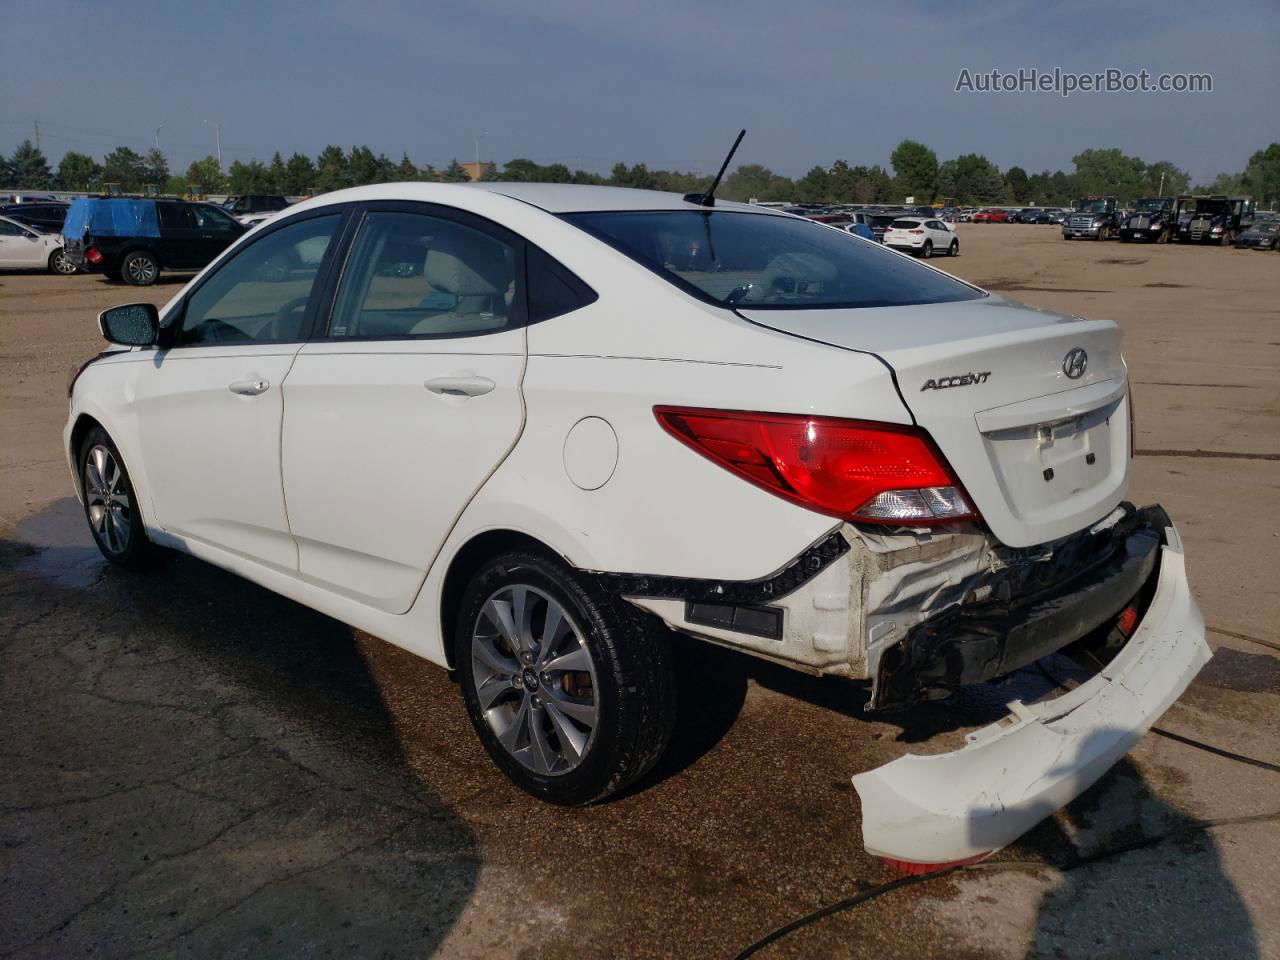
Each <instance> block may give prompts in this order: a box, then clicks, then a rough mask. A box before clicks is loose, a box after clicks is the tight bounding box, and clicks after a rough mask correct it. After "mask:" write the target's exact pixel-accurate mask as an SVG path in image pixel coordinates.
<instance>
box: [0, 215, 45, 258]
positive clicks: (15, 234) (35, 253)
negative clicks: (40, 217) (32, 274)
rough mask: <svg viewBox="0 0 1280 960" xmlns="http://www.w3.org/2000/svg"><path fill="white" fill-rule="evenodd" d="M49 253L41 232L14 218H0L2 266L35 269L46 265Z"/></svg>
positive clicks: (0, 256) (0, 255)
mask: <svg viewBox="0 0 1280 960" xmlns="http://www.w3.org/2000/svg"><path fill="white" fill-rule="evenodd" d="M48 255H49V252H48V251H47V250H46V249H45V245H44V244H43V243H41V242H40V236H39V234H37V233H36V232H35V231H33V230H29V229H27V228H26V227H24V226H23V225H21V224H19V223H14V222H13V221H12V220H3V219H0V267H7V268H9V269H11V270H30V269H35V268H37V267H43V266H44V265H45V260H46V259H47V258H48Z"/></svg>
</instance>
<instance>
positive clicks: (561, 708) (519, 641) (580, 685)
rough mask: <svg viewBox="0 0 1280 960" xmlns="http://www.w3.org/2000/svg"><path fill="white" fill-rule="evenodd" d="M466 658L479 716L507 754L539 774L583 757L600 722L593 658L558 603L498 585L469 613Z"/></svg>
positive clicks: (529, 591) (554, 771)
mask: <svg viewBox="0 0 1280 960" xmlns="http://www.w3.org/2000/svg"><path fill="white" fill-rule="evenodd" d="M471 664H472V674H473V681H474V684H475V691H476V696H477V699H478V700H479V706H480V711H481V714H482V715H483V716H484V718H485V721H486V722H487V723H488V724H489V727H490V729H491V730H492V731H493V734H494V736H495V737H496V738H497V740H498V743H500V744H501V745H502V747H503V749H504V750H506V751H507V753H508V754H510V755H511V756H512V757H513V758H514V759H515V760H517V761H518V762H519V763H520V764H521V765H522V766H524V767H526V768H528V769H529V770H531V771H533V772H534V773H537V774H540V775H542V776H555V775H559V774H563V773H568V772H569V771H570V770H573V769H574V768H575V767H577V766H578V765H579V764H580V763H581V762H582V760H583V758H584V757H585V756H586V755H587V751H588V749H589V748H590V746H591V740H592V737H593V735H594V733H595V729H596V726H597V724H598V721H599V705H598V703H597V701H596V690H597V689H598V687H597V684H596V674H595V664H594V663H593V662H592V659H591V654H590V653H589V652H588V650H587V647H586V644H585V643H584V642H583V634H582V631H581V629H580V628H579V627H578V626H577V624H575V623H574V622H573V620H572V619H571V618H570V616H569V614H568V612H567V611H566V610H565V609H564V607H563V606H561V605H560V603H559V602H558V601H556V600H555V599H553V598H552V597H550V596H548V595H547V594H546V593H543V592H542V591H541V590H538V589H537V588H535V587H531V586H526V585H523V584H513V585H510V586H505V587H503V588H502V589H500V590H498V591H497V592H496V593H494V594H493V595H492V596H491V597H489V599H488V600H486V601H485V603H484V606H483V607H481V609H480V614H479V616H477V617H476V622H475V625H474V627H473V628H472V635H471Z"/></svg>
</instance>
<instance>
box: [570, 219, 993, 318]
mask: <svg viewBox="0 0 1280 960" xmlns="http://www.w3.org/2000/svg"><path fill="white" fill-rule="evenodd" d="M564 219H565V220H567V221H568V222H570V223H572V224H574V225H576V226H578V227H580V228H581V229H583V230H585V231H587V232H588V233H590V234H592V235H594V236H596V237H598V238H599V239H601V240H603V241H604V242H605V243H608V244H609V245H610V246H612V247H614V248H616V249H617V250H620V251H621V252H622V253H624V254H626V255H627V256H628V257H630V258H631V259H633V260H635V261H637V262H638V263H640V264H642V265H643V266H645V267H648V268H649V269H650V270H652V271H654V272H655V273H657V274H658V275H659V276H661V277H663V278H664V279H665V280H667V281H669V282H671V283H672V284H674V285H675V286H677V287H679V288H680V289H682V290H684V291H685V292H687V293H689V294H691V295H693V296H695V297H697V298H698V299H700V300H706V301H709V302H711V303H717V304H721V305H726V306H732V305H740V306H750V307H752V308H753V309H799V308H827V307H892V306H905V305H908V304H920V303H945V302H950V301H954V300H976V299H979V298H981V297H983V296H986V294H984V293H983V292H982V291H981V290H978V289H976V288H974V287H971V286H969V285H968V284H965V283H962V282H960V281H959V280H956V279H953V278H952V277H948V276H947V275H945V274H943V273H940V272H939V271H936V270H932V269H930V268H929V267H925V266H921V265H920V264H917V263H915V262H913V261H911V260H909V259H907V258H904V257H902V256H899V255H898V254H896V253H893V252H891V251H888V250H885V249H883V248H882V247H880V246H878V245H876V244H871V243H868V242H866V241H864V240H860V239H858V238H856V237H853V236H850V235H849V234H848V233H845V232H842V231H837V230H832V229H830V228H829V227H825V226H822V225H821V224H816V223H810V222H807V221H804V220H798V219H793V218H791V217H781V216H770V215H767V214H755V213H733V212H711V211H708V212H706V213H703V212H699V211H693V210H669V211H668V210H664V211H628V212H621V213H615V212H608V213H574V214H566V215H565V216H564ZM912 226H914V224H912Z"/></svg>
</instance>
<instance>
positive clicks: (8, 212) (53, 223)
mask: <svg viewBox="0 0 1280 960" xmlns="http://www.w3.org/2000/svg"><path fill="white" fill-rule="evenodd" d="M70 208H71V204H69V203H63V202H62V201H60V200H47V201H43V202H39V203H35V202H33V203H11V204H7V205H5V206H3V207H0V215H3V216H6V217H8V218H9V219H11V220H17V221H18V222H19V223H25V224H28V225H30V226H33V227H39V228H40V229H41V230H43V231H44V232H45V233H61V232H62V221H64V220H66V219H67V211H68V210H69V209H70Z"/></svg>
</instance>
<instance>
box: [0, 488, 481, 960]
mask: <svg viewBox="0 0 1280 960" xmlns="http://www.w3.org/2000/svg"><path fill="white" fill-rule="evenodd" d="M18 537H19V540H16V541H15V540H4V541H0V638H2V639H0V738H2V739H0V743H2V744H3V747H2V748H0V749H2V751H3V757H4V763H3V768H4V773H3V775H0V837H2V838H3V843H4V847H3V849H4V855H3V856H4V864H5V867H4V871H3V874H4V879H3V880H2V881H0V954H3V955H5V956H11V955H12V956H73V955H81V956H83V955H85V954H92V955H94V956H105V957H114V956H134V955H138V954H142V953H147V954H152V953H154V954H155V955H162V956H176V955H191V954H195V955H201V956H232V955H242V956H272V957H284V956H299V955H306V956H313V955H315V954H317V953H324V952H329V951H332V952H334V953H345V954H347V955H358V954H362V953H366V952H368V953H376V954H377V955H380V956H414V957H418V956H429V955H430V954H431V953H432V952H433V950H435V949H436V947H437V946H438V945H439V944H440V943H441V942H442V940H443V939H444V938H445V936H446V935H447V934H448V932H449V931H450V929H451V927H452V926H453V925H454V922H455V921H456V919H457V917H458V915H459V914H460V912H461V911H462V909H463V908H464V906H465V905H466V903H467V902H468V900H469V898H470V895H471V892H472V891H473V889H474V887H475V885H476V882H477V876H478V872H479V865H480V858H479V853H478V844H477V842H476V839H475V837H474V836H473V834H472V833H471V831H470V830H469V828H467V827H466V826H465V825H464V824H463V823H462V822H461V821H460V820H459V819H458V818H457V817H456V816H455V815H454V814H453V812H452V811H451V809H450V807H449V805H448V804H446V803H445V802H444V801H442V800H441V799H440V797H439V796H438V795H436V794H435V793H434V791H432V790H431V789H430V788H429V787H428V786H427V785H426V784H424V783H423V782H422V780H421V779H420V778H419V777H416V776H414V775H413V773H411V772H410V771H409V769H408V767H407V765H406V763H405V760H404V756H403V753H402V748H401V741H400V736H399V733H398V732H397V729H396V726H395V724H394V722H393V721H392V719H391V717H390V716H389V713H388V709H387V706H386V704H385V703H384V702H383V699H382V695H381V692H380V689H379V686H378V684H377V683H376V682H375V681H374V679H373V678H372V676H371V674H370V670H369V667H368V665H367V663H366V659H365V657H364V656H363V654H362V651H361V650H360V649H359V647H358V643H357V638H356V636H355V635H354V634H353V631H352V630H350V628H348V627H346V626H344V625H342V624H340V623H338V622H336V621H334V620H331V619H329V618H327V617H324V616H321V615H320V614H317V613H314V612H313V611H310V610H308V609H306V608H304V607H302V606H299V605H297V604H294V603H292V602H290V601H287V600H285V599H283V598H281V597H278V596H276V595H274V594H272V593H269V592H268V591H266V590H264V589H261V588H259V587H256V586H254V585H252V584H249V583H246V582H245V581H243V580H240V579H239V578H236V577H233V576H231V575H229V574H226V573H223V572H222V571H219V570H216V569H215V568H213V567H210V566H208V565H207V564H204V563H202V562H199V561H196V560H193V559H191V558H188V557H183V556H179V555H176V554H172V555H171V554H166V555H163V556H161V557H160V558H159V560H158V562H157V563H156V564H155V566H154V568H153V569H151V570H149V571H144V572H142V573H129V572H125V571H120V570H117V569H116V568H112V567H110V566H108V565H106V564H105V563H104V562H103V561H102V560H101V557H100V556H98V555H97V551H96V549H95V548H94V547H93V546H92V542H91V541H90V540H88V538H87V537H86V536H85V534H84V532H83V518H82V517H81V515H80V508H79V504H78V503H76V501H74V500H70V501H68V500H63V501H58V502H57V503H55V504H53V505H52V506H51V507H50V508H48V509H46V510H45V511H44V512H42V513H41V514H39V515H37V516H35V517H33V518H31V519H30V520H28V521H25V522H23V523H22V524H20V525H19V528H18ZM32 542H34V543H37V544H39V545H40V546H39V547H32V546H30V545H29V544H30V543H32Z"/></svg>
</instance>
